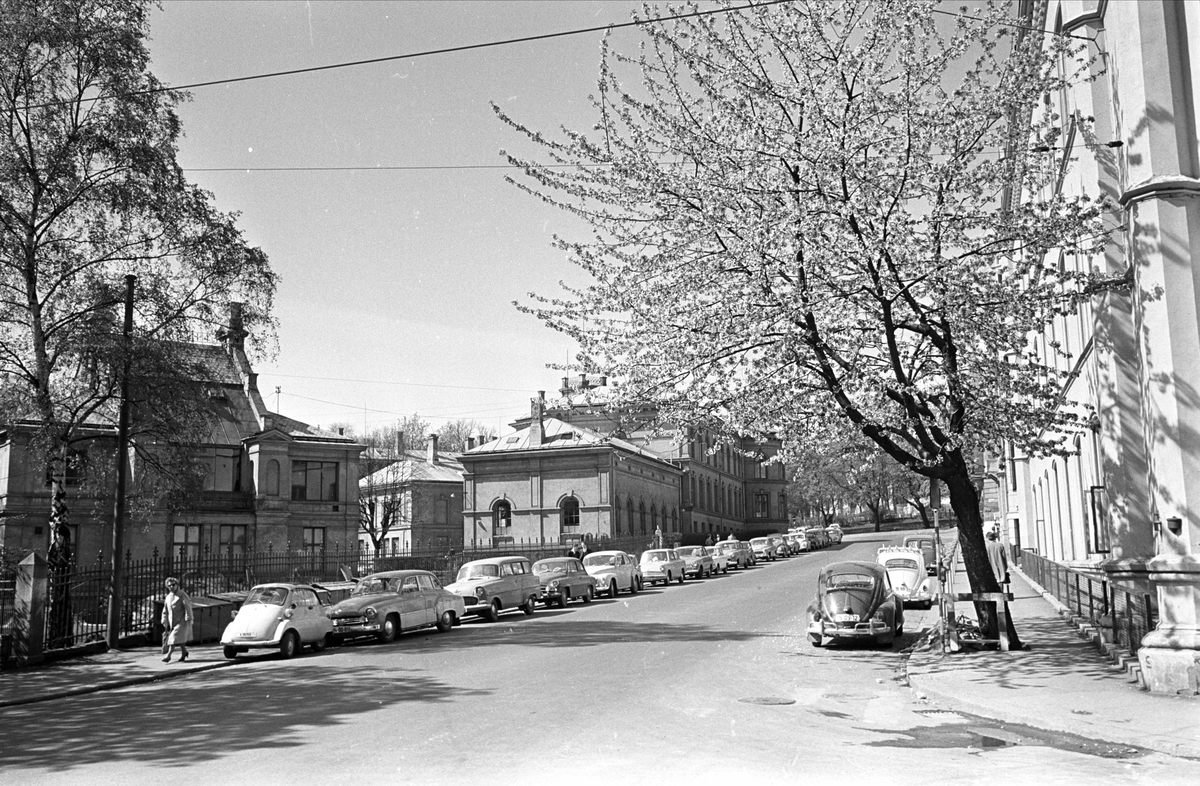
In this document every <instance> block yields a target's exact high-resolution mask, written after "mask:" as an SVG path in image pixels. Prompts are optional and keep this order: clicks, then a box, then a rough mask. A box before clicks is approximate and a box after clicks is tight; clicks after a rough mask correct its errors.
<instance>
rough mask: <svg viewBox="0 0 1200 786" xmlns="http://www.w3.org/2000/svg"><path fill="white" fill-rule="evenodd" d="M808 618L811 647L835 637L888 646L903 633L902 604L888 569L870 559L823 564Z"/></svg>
mask: <svg viewBox="0 0 1200 786" xmlns="http://www.w3.org/2000/svg"><path fill="white" fill-rule="evenodd" d="M807 617H808V640H809V641H810V642H812V645H813V646H814V647H821V646H824V645H825V644H826V643H827V641H829V640H837V639H849V640H863V639H870V640H873V641H874V642H875V643H877V644H882V645H886V646H889V647H890V646H891V645H892V643H893V642H895V640H896V637H897V636H900V635H901V634H902V633H904V604H903V602H902V601H901V600H900V598H899V597H898V596H897V595H896V593H895V592H894V591H893V590H892V582H891V580H890V579H889V578H888V573H887V571H886V570H884V568H883V566H882V565H877V564H875V563H873V562H835V563H833V564H831V565H826V566H825V567H824V568H823V569H822V570H821V575H820V576H818V577H817V599H816V600H815V601H813V603H812V604H811V605H809V607H808V614H807Z"/></svg>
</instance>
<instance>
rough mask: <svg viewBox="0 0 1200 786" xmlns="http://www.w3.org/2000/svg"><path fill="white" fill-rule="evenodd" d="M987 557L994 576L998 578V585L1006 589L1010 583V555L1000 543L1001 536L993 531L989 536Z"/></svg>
mask: <svg viewBox="0 0 1200 786" xmlns="http://www.w3.org/2000/svg"><path fill="white" fill-rule="evenodd" d="M986 545H987V555H988V562H989V563H991V565H992V575H993V576H995V577H996V583H997V584H999V585H1000V586H1001V588H1003V587H1004V585H1005V584H1007V583H1008V553H1007V552H1005V550H1004V544H1003V543H1001V542H1000V536H999V535H997V534H996V531H995V530H993V531H991V532H989V533H988V534H987V544H986Z"/></svg>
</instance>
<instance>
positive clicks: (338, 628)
mask: <svg viewBox="0 0 1200 786" xmlns="http://www.w3.org/2000/svg"><path fill="white" fill-rule="evenodd" d="M379 628H380V625H379V623H378V622H356V623H352V624H349V625H339V624H338V621H337V620H336V619H335V620H334V621H333V631H332V635H333V636H334V638H339V639H346V638H350V637H352V636H374V635H375V634H376V633H378V632H379Z"/></svg>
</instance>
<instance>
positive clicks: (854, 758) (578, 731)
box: [0, 535, 1200, 784]
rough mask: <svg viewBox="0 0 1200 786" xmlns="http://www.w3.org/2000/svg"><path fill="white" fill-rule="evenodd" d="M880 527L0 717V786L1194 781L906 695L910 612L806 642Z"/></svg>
mask: <svg viewBox="0 0 1200 786" xmlns="http://www.w3.org/2000/svg"><path fill="white" fill-rule="evenodd" d="M896 539H897V538H890V539H889V538H887V537H886V536H881V535H857V536H850V537H848V538H847V540H846V541H845V542H844V543H842V544H841V545H839V546H833V547H830V548H827V549H824V550H822V551H818V552H815V553H811V554H804V555H799V556H796V557H793V558H791V559H790V560H787V561H781V562H776V563H770V564H762V563H760V564H759V566H758V567H756V568H752V569H750V570H747V571H744V572H731V573H729V574H728V575H722V576H717V577H714V578H711V579H708V580H704V581H688V582H687V583H686V584H684V585H682V586H680V585H672V586H670V587H667V588H662V587H656V588H649V587H647V589H646V591H645V592H643V593H642V594H639V595H636V596H629V595H621V596H620V597H619V598H618V599H617V600H615V601H613V600H608V599H599V600H596V601H595V602H593V603H591V604H590V605H586V606H585V605H581V604H577V603H573V604H571V605H569V606H568V607H567V608H566V609H562V610H559V609H553V610H549V609H541V608H539V609H538V611H537V613H536V614H535V615H534V616H533V617H527V616H525V615H524V614H521V613H519V612H517V613H515V614H506V615H504V616H502V617H501V619H500V621H499V622H498V623H495V624H488V623H485V622H481V621H476V620H469V621H467V622H466V623H464V624H463V625H461V626H459V627H456V628H455V629H454V630H452V631H451V632H449V633H447V634H438V633H436V632H428V633H416V634H406V635H403V636H401V637H400V638H399V640H398V641H397V642H395V643H394V644H391V645H379V644H375V643H373V642H372V643H367V642H363V643H359V644H355V645H349V646H344V647H338V648H334V649H331V650H328V651H327V652H326V653H324V654H319V655H318V654H311V653H305V654H303V655H302V656H300V657H298V658H296V659H295V660H292V661H282V660H280V659H279V658H278V656H277V655H273V654H271V655H259V656H249V657H245V658H243V659H240V661H239V663H237V664H236V665H234V666H232V667H230V668H222V669H217V670H215V671H210V672H205V673H200V674H195V675H190V676H186V677H181V678H179V679H174V680H166V681H162V682H158V683H153V684H150V685H145V686H141V687H136V688H130V689H125V690H118V691H110V692H103V693H97V694H94V695H90V696H84V697H80V698H75V699H64V700H61V701H54V702H47V703H42V704H33V705H29V706H23V707H11V708H8V709H3V710H0V728H2V730H3V732H2V735H0V739H3V743H4V744H3V748H2V750H0V782H6V783H21V784H43V783H66V782H72V783H89V784H94V783H121V784H134V783H161V782H164V781H173V782H182V783H267V784H270V783H283V782H302V783H350V782H360V781H364V780H368V779H369V782H379V783H408V782H413V783H421V784H442V783H446V784H453V783H472V784H485V783H487V784H493V783H495V784H508V783H532V782H535V781H541V782H544V781H545V780H546V779H549V778H563V779H564V780H569V781H570V782H574V783H648V782H659V783H682V782H688V783H716V782H719V781H720V782H725V781H727V780H728V779H729V778H730V777H731V776H733V777H736V779H737V781H736V782H750V781H754V782H759V783H784V782H789V783H794V782H796V780H797V779H798V778H802V777H806V776H818V777H821V778H824V779H826V780H828V781H829V782H833V783H841V782H863V781H866V780H868V779H869V780H871V781H874V782H880V783H970V782H983V781H989V782H991V781H1000V782H1012V783H1029V782H1035V781H1036V782H1037V783H1039V784H1054V783H1090V782H1095V783H1100V782H1107V783H1111V782H1114V781H1115V782H1122V783H1124V782H1146V783H1168V782H1170V783H1175V782H1178V783H1183V782H1190V783H1195V782H1200V762H1196V761H1187V760H1181V759H1177V758H1172V757H1169V756H1166V755H1163V754H1159V753H1152V752H1144V751H1132V750H1130V749H1128V748H1121V747H1119V746H1111V745H1105V744H1103V742H1102V741H1099V742H1097V741H1089V740H1081V739H1076V740H1072V739H1069V738H1064V737H1061V736H1060V735H1052V734H1046V733H1040V734H1039V732H1038V731H1037V730H1035V729H1027V728H1013V727H1001V726H1000V725H999V724H997V723H995V722H991V721H986V720H982V719H973V718H969V717H966V716H963V715H959V714H956V713H952V712H947V711H943V710H939V709H938V708H937V707H936V706H934V705H932V704H929V703H927V702H924V701H922V700H921V699H920V698H919V697H918V696H916V695H915V694H914V692H913V691H911V690H910V689H909V688H908V687H906V685H905V684H904V681H903V677H904V672H903V666H904V657H905V656H904V655H903V654H902V653H901V650H902V649H903V648H904V647H907V646H909V645H911V644H912V643H913V642H914V641H915V640H916V638H917V637H918V636H919V631H920V628H921V623H922V621H923V620H926V619H928V620H929V621H931V620H932V614H929V615H927V614H926V612H922V611H919V610H909V612H908V616H907V620H906V625H905V635H904V637H903V641H901V642H898V643H897V645H896V646H895V647H894V648H892V649H890V650H880V649H874V648H871V647H867V646H833V647H828V648H825V649H816V648H813V647H811V646H810V645H809V644H808V641H807V639H806V637H805V635H804V621H803V613H804V610H805V607H806V606H807V604H808V603H809V601H810V600H811V599H812V596H813V594H814V592H815V582H816V574H817V571H818V570H819V567H820V566H821V565H823V564H825V563H828V562H831V561H837V560H843V559H873V557H874V553H875V549H876V548H877V547H878V546H879V545H881V544H882V543H885V542H889V541H890V540H896ZM163 668H164V671H167V670H169V668H170V666H166V665H164V667H163Z"/></svg>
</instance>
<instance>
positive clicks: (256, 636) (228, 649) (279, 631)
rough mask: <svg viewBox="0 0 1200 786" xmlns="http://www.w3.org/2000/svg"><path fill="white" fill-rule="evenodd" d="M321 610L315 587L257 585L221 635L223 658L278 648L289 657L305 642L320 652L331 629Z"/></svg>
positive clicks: (326, 641) (324, 608)
mask: <svg viewBox="0 0 1200 786" xmlns="http://www.w3.org/2000/svg"><path fill="white" fill-rule="evenodd" d="M325 611H326V606H325V604H323V603H322V602H321V600H320V598H319V597H318V596H317V592H316V590H315V589H313V588H312V587H311V586H309V585H307V584H258V585H256V586H255V587H253V588H251V590H250V592H249V594H248V595H247V596H246V600H244V601H243V602H242V607H241V608H240V609H237V610H235V611H234V612H233V621H232V622H230V623H229V624H228V625H226V626H225V631H224V633H222V634H221V646H222V648H223V650H224V653H225V657H226V658H229V659H231V660H232V659H233V658H236V657H237V656H238V653H241V652H248V651H250V650H251V649H278V650H279V654H280V655H281V656H283V657H284V658H290V657H292V656H293V655H295V654H296V653H297V652H299V651H300V649H301V648H302V647H303V646H304V645H305V644H308V645H310V646H311V647H312V648H313V650H314V651H316V652H320V651H321V650H323V649H325V647H326V646H327V645H328V644H329V634H330V632H331V631H332V630H333V623H332V622H330V621H329V618H328V617H326V616H325Z"/></svg>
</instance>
